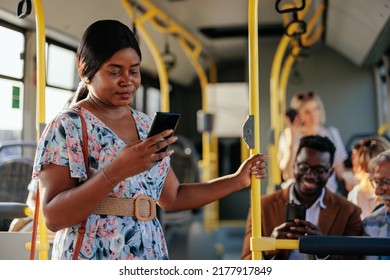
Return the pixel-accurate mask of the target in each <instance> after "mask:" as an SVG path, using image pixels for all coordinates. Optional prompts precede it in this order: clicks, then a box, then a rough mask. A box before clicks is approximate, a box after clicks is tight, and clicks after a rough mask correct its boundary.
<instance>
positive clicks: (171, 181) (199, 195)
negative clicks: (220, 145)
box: [158, 154, 268, 211]
mask: <svg viewBox="0 0 390 280" xmlns="http://www.w3.org/2000/svg"><path fill="white" fill-rule="evenodd" d="M267 157H268V156H267V155H261V154H257V155H253V156H251V157H250V158H248V159H247V160H246V161H245V162H243V163H242V164H241V166H240V168H239V169H238V170H237V172H235V173H234V174H230V175H226V176H223V177H220V178H216V179H214V180H210V181H208V182H204V183H191V184H180V183H179V181H178V179H177V178H176V175H175V173H174V172H173V170H172V169H170V170H169V171H168V174H167V178H166V180H165V184H164V188H163V190H162V193H161V196H160V199H159V201H158V204H159V205H160V206H161V207H162V208H164V209H166V210H168V211H179V210H185V209H193V208H197V207H201V206H204V205H206V204H208V203H210V202H213V201H216V200H218V199H220V198H223V197H225V196H227V195H229V194H231V193H232V192H235V191H238V190H241V189H243V188H245V187H248V186H250V185H251V177H252V176H251V175H254V176H255V177H256V178H257V179H264V178H265V177H266V174H267V169H266V162H265V159H266V158H267Z"/></svg>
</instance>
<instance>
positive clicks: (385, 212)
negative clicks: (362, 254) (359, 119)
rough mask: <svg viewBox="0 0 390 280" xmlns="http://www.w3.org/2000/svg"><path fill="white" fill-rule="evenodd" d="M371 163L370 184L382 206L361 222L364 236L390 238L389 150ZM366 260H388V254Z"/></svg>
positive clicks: (369, 257)
mask: <svg viewBox="0 0 390 280" xmlns="http://www.w3.org/2000/svg"><path fill="white" fill-rule="evenodd" d="M371 162H373V165H372V170H373V174H372V175H373V176H372V180H371V183H372V186H373V188H374V191H375V194H376V195H377V196H378V198H379V199H380V201H381V202H383V206H382V207H379V208H377V209H376V210H374V212H373V213H371V214H370V215H368V216H367V217H366V218H365V219H364V220H363V229H364V234H365V235H367V236H371V237H387V238H390V231H389V229H390V150H387V151H384V152H382V153H380V154H379V155H378V156H377V157H375V158H374V159H373V160H372V161H371ZM371 162H370V163H371ZM370 165H371V164H370ZM370 167H371V166H370ZM366 259H371V260H372V259H374V260H390V253H389V255H388V256H367V257H366Z"/></svg>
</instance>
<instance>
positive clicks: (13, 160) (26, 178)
mask: <svg viewBox="0 0 390 280" xmlns="http://www.w3.org/2000/svg"><path fill="white" fill-rule="evenodd" d="M17 147H20V148H23V147H28V148H33V149H34V150H35V148H36V144H35V143H34V142H30V141H28V142H23V141H13V142H11V141H7V142H3V143H0V156H1V155H2V152H4V151H5V149H8V148H11V150H13V151H12V153H8V154H7V155H6V156H2V157H0V202H23V203H24V202H26V199H27V196H28V189H27V186H28V184H29V183H30V181H31V175H32V170H33V164H34V160H33V158H32V157H26V156H24V155H22V153H21V152H20V154H17V153H16V152H15V149H17ZM11 222H12V219H4V218H1V213H0V231H8V228H9V225H10V224H11Z"/></svg>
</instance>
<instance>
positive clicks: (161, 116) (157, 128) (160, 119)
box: [148, 112, 180, 153]
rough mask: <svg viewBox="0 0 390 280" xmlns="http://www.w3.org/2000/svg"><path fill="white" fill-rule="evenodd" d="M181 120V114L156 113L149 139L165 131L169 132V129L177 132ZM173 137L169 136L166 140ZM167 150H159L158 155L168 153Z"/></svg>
mask: <svg viewBox="0 0 390 280" xmlns="http://www.w3.org/2000/svg"><path fill="white" fill-rule="evenodd" d="M179 119H180V114H179V113H171V112H156V113H155V115H154V119H153V122H152V125H151V126H150V130H149V133H148V137H151V136H153V135H156V134H158V133H160V132H163V131H164V130H167V129H173V130H175V129H176V127H177V124H178V122H179ZM171 136H172V134H171V135H169V136H168V137H166V138H165V139H167V138H169V137H171ZM167 148H168V147H165V148H163V149H161V150H159V151H158V153H161V152H164V151H166V150H167Z"/></svg>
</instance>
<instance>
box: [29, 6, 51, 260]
mask: <svg viewBox="0 0 390 280" xmlns="http://www.w3.org/2000/svg"><path fill="white" fill-rule="evenodd" d="M34 8H35V21H36V29H37V30H36V32H37V107H36V108H37V121H36V124H37V125H36V130H37V137H38V140H39V138H40V136H41V134H42V132H43V129H44V127H45V121H46V120H45V118H46V115H45V114H46V104H45V90H46V50H45V48H46V29H45V17H44V10H43V6H42V1H41V0H34ZM38 227H39V242H37V244H36V249H37V250H38V251H39V259H41V260H47V259H48V258H49V253H48V251H49V248H50V245H49V242H48V240H47V239H48V238H47V227H46V224H45V222H44V220H43V214H42V210H41V209H40V213H39V219H38ZM26 248H27V249H31V243H27V244H26Z"/></svg>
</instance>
